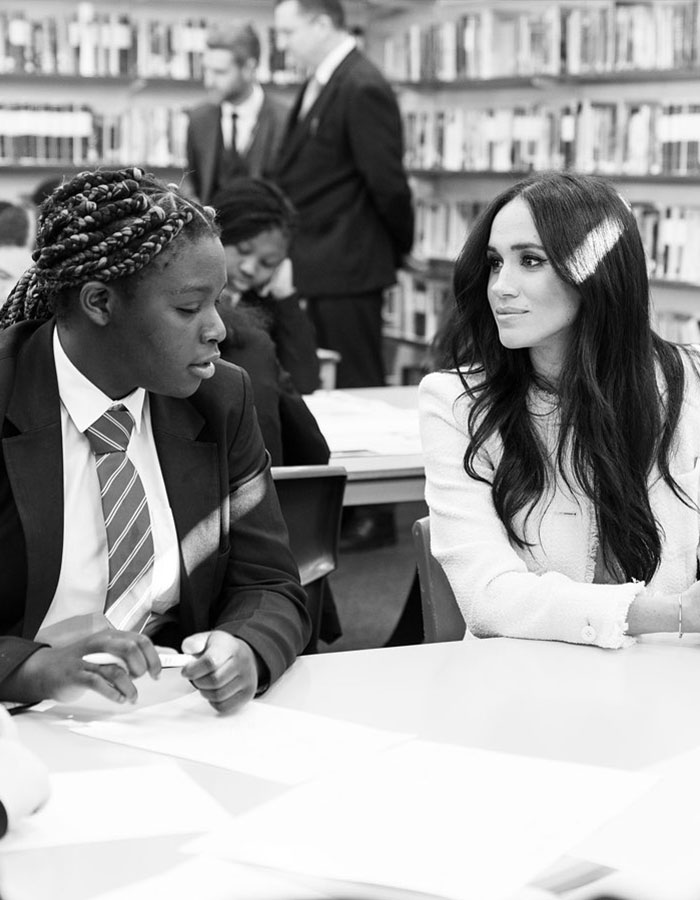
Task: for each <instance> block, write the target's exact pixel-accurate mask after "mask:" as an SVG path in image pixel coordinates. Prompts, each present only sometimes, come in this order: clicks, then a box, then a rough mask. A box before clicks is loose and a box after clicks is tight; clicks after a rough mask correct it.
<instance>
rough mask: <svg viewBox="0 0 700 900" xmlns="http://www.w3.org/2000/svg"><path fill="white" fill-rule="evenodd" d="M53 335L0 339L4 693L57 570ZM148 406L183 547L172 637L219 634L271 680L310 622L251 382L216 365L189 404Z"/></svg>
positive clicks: (16, 330) (41, 326)
mask: <svg viewBox="0 0 700 900" xmlns="http://www.w3.org/2000/svg"><path fill="white" fill-rule="evenodd" d="M52 330H53V322H48V323H36V322H23V323H21V324H18V325H15V326H12V327H11V328H9V329H7V330H6V331H3V332H0V423H1V425H2V452H1V454H0V572H1V573H2V575H1V577H0V682H1V681H2V680H3V678H5V677H7V676H8V675H9V674H10V673H11V672H12V671H13V670H14V669H15V668H16V667H17V666H18V665H20V664H21V663H22V662H23V661H24V660H25V659H26V658H27V657H28V656H30V655H31V654H32V653H33V652H34V651H35V650H36V649H37V647H38V646H39V645H38V644H36V643H35V642H34V641H33V637H34V635H35V634H36V633H37V631H38V629H39V627H40V626H41V623H42V621H43V619H44V616H45V614H46V612H47V610H48V608H49V605H50V603H51V600H52V598H53V595H54V592H55V589H56V584H57V581H58V576H59V572H60V566H61V552H62V545H63V468H62V466H63V462H62V440H61V417H60V400H59V396H58V385H57V381H56V371H55V366H54V360H53V348H52ZM150 405H151V420H152V425H153V436H154V440H155V445H156V449H157V452H158V458H159V461H160V466H161V470H162V473H163V479H164V482H165V487H166V491H167V494H168V498H169V501H170V506H171V509H172V513H173V518H174V521H175V528H176V531H177V534H178V538H179V541H180V561H181V569H180V603H179V606H178V614H179V629H178V634H177V636H179V637H180V638H182V637H185V636H186V635H188V634H192V633H195V632H197V631H205V630H208V629H211V628H218V629H222V630H224V631H228V632H229V633H231V634H233V635H235V636H237V637H239V638H242V639H243V640H245V641H246V642H247V643H248V644H250V646H251V647H253V649H254V650H255V651H256V652H257V653H258V655H259V656H260V657H261V658H262V660H263V661H264V662H265V664H266V665H267V667H268V669H269V672H270V679H271V681H272V680H274V679H275V678H278V677H279V676H280V675H281V674H282V672H283V671H284V670H285V669H286V668H287V667H288V666H289V665H290V664H291V663H292V661H293V660H294V657H295V656H296V655H297V654H298V653H300V652H301V651H302V650H303V648H304V647H305V645H306V643H307V641H308V638H309V635H310V623H309V618H308V615H307V613H306V610H305V606H304V603H305V596H304V592H303V589H302V588H301V586H300V585H299V581H298V572H297V568H296V564H295V562H294V560H293V558H292V555H291V552H290V550H289V547H288V546H287V533H286V527H285V525H284V520H283V519H282V516H281V513H280V509H279V504H278V502H277V496H276V493H275V490H274V486H273V483H272V479H271V476H270V473H269V464H268V460H267V456H266V453H265V450H264V447H263V443H262V439H261V436H260V430H259V428H258V425H257V422H256V419H255V412H254V407H253V402H252V393H251V387H250V382H249V380H248V377H247V376H246V375H245V373H244V372H242V371H241V370H240V369H238V368H237V367H235V366H232V365H230V364H228V363H225V362H219V363H217V364H216V373H215V375H214V376H213V378H211V379H209V380H208V381H204V382H202V384H201V386H200V388H199V389H198V391H197V392H196V393H195V394H194V395H193V396H192V397H190V398H188V399H184V400H183V399H176V398H172V397H165V396H162V395H156V394H151V395H150ZM172 636H173V635H172V634H171V635H169V637H172ZM157 637H158V636H157V635H156V636H155V638H156V640H157Z"/></svg>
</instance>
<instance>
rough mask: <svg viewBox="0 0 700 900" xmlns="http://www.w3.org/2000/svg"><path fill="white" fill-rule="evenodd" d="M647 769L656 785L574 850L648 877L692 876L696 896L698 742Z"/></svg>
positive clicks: (699, 870) (699, 880)
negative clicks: (690, 749)
mask: <svg viewBox="0 0 700 900" xmlns="http://www.w3.org/2000/svg"><path fill="white" fill-rule="evenodd" d="M647 771H648V772H651V773H654V774H655V775H656V776H657V777H658V779H659V780H658V782H657V783H656V785H655V786H654V787H653V788H652V789H651V790H650V791H649V792H648V793H647V794H645V795H644V796H643V797H640V798H639V799H638V800H637V801H636V802H635V803H633V804H632V805H631V806H629V807H628V808H627V809H626V810H624V812H623V813H622V814H621V815H619V816H617V817H616V818H614V819H612V820H611V821H609V822H607V823H606V824H605V825H603V826H602V827H601V828H599V829H598V830H597V831H595V832H594V833H593V834H591V835H590V837H588V838H587V839H586V840H585V841H583V843H581V844H579V845H578V846H576V847H574V848H573V850H572V854H573V855H575V856H579V857H583V858H585V859H590V860H592V861H594V862H598V863H601V864H602V865H607V866H610V867H611V868H613V869H622V870H624V871H626V872H636V873H639V874H643V875H647V876H648V877H656V878H659V877H664V878H666V877H671V878H672V881H674V882H675V881H676V880H677V878H678V876H680V877H681V878H685V879H686V881H687V880H688V879H692V880H693V881H692V883H693V884H694V885H695V888H696V890H697V896H700V855H699V854H698V836H700V780H699V779H698V772H699V771H700V748H698V749H695V750H692V751H690V752H688V753H684V754H681V755H679V756H676V757H673V758H672V759H669V760H665V761H664V762H662V763H659V764H657V765H655V766H651V767H650V768H649V769H648V770H647Z"/></svg>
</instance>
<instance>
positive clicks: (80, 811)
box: [0, 762, 231, 856]
mask: <svg viewBox="0 0 700 900" xmlns="http://www.w3.org/2000/svg"><path fill="white" fill-rule="evenodd" d="M230 821H231V819H230V817H229V815H228V813H227V812H226V811H225V810H224V809H223V807H221V806H220V805H219V804H218V803H217V802H216V801H215V800H213V799H212V798H211V797H210V796H209V794H207V792H206V791H204V790H203V789H202V788H200V787H199V785H197V784H196V782H194V781H193V780H192V779H191V778H190V777H189V775H187V774H186V773H185V772H183V771H182V769H180V767H179V766H177V765H176V764H175V763H167V762H166V763H163V764H162V765H152V766H128V767H127V766H125V767H124V768H116V769H94V770H89V771H82V772H57V773H54V774H53V775H52V776H51V795H50V797H49V799H48V801H47V803H46V805H45V806H44V807H43V808H42V809H40V810H39V811H38V812H36V813H34V815H32V816H27V817H26V818H24V819H22V820H21V821H20V822H19V824H18V825H17V827H16V828H15V829H14V830H13V831H10V832H8V834H6V835H5V837H4V838H3V839H2V841H1V842H0V856H1V855H2V854H3V853H12V852H13V851H16V850H28V849H36V848H37V847H60V846H64V845H66V844H86V843H96V842H99V841H117V840H124V839H133V838H142V837H155V836H161V835H170V834H183V835H184V834H187V835H192V834H197V833H199V832H205V831H207V830H209V829H210V828H212V827H214V825H213V823H214V822H216V823H217V827H225V826H226V825H227V824H228V823H229V822H230Z"/></svg>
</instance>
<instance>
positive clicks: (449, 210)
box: [369, 0, 700, 368]
mask: <svg viewBox="0 0 700 900" xmlns="http://www.w3.org/2000/svg"><path fill="white" fill-rule="evenodd" d="M370 38H371V44H370V47H369V49H370V52H371V54H372V55H373V57H374V59H375V61H377V62H378V63H379V65H380V66H381V67H382V68H383V70H384V71H385V73H386V74H387V75H388V76H389V77H390V78H391V79H392V81H393V83H394V85H395V88H396V91H397V94H398V98H399V104H400V107H401V110H402V116H403V121H404V133H405V143H406V158H405V163H406V167H407V169H408V171H409V175H410V178H411V184H412V188H413V191H414V196H415V202H416V211H417V233H416V243H415V247H414V256H415V258H416V259H415V261H414V263H415V264H414V265H413V266H412V267H409V268H407V269H406V270H405V271H404V272H402V273H401V276H400V278H399V284H398V286H397V288H396V289H394V290H393V291H392V293H391V295H390V297H389V299H388V302H387V308H386V330H387V334H388V336H389V338H390V340H391V341H392V342H394V343H395V344H397V345H399V346H400V347H401V349H400V351H397V354H396V355H397V356H399V357H401V359H402V360H409V362H408V363H407V364H406V365H407V367H408V368H410V366H411V365H413V366H415V365H420V363H421V361H422V359H423V358H424V357H425V353H426V349H425V348H426V346H427V345H428V344H429V341H430V339H431V337H432V336H433V334H434V331H435V328H436V327H437V324H438V322H439V321H440V315H441V311H442V310H443V309H444V306H445V304H446V303H449V302H450V290H449V282H450V278H451V273H452V263H453V261H454V259H455V257H456V255H457V253H458V251H459V249H460V247H461V245H462V244H463V241H464V237H465V235H466V233H467V232H468V230H469V227H470V225H471V222H472V221H473V220H474V218H475V216H476V215H478V213H479V211H480V210H481V208H483V206H484V204H485V203H486V202H488V201H489V200H490V199H491V198H492V197H493V196H494V195H495V194H496V193H498V192H499V191H501V190H502V189H503V188H504V187H505V186H506V185H507V184H508V183H510V182H512V181H514V180H516V179H518V178H520V177H522V176H523V175H524V174H526V173H527V172H530V171H538V170H543V169H550V168H551V169H567V168H568V169H574V170H578V171H583V172H595V173H598V174H602V175H603V176H605V177H608V178H610V179H611V181H612V182H613V183H614V184H615V185H616V187H618V189H619V190H620V192H621V193H622V194H623V195H624V196H625V197H626V198H627V199H628V200H629V201H630V203H631V204H632V205H633V208H634V210H635V214H636V215H637V218H638V221H639V224H640V230H641V232H642V236H643V239H644V242H645V247H646V250H647V255H648V258H649V268H650V274H651V277H652V296H653V302H654V310H655V313H654V314H655V318H656V325H657V328H658V329H659V331H660V332H661V333H663V334H665V335H667V336H668V337H671V338H672V339H675V340H679V339H681V340H693V341H699V340H700V325H699V324H698V322H699V320H700V264H699V262H698V258H699V255H698V254H697V253H695V254H694V253H692V252H691V251H690V249H689V248H690V247H693V246H699V245H700V244H698V241H699V240H700V2H698V0H646V2H627V0H625V2H615V0H492V2H485V0H432V2H426V3H423V4H420V6H416V5H414V6H412V7H410V8H407V7H404V8H403V9H394V10H393V11H392V12H390V11H388V10H385V12H384V15H383V16H381V17H378V18H377V19H376V21H375V22H374V23H373V27H372V29H371V30H370Z"/></svg>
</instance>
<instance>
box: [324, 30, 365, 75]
mask: <svg viewBox="0 0 700 900" xmlns="http://www.w3.org/2000/svg"><path fill="white" fill-rule="evenodd" d="M356 45H357V41H356V40H355V38H354V37H352V36H351V35H349V34H348V35H347V36H346V37H344V38H343V40H342V41H341V42H340V43H339V44H338V46H337V47H334V48H333V49H332V50H331V51H330V53H328V54H326V56H325V58H324V59H322V60H321V62H320V63H319V64H318V66H317V67H316V71H315V72H314V78H315V79H316V81H318V83H319V84H328V82H329V81H330V80H331V75H333V73H334V72H335V70H336V69H337V68H338V66H339V65H340V64H341V62H342V61H343V60H344V59H345V57H346V56H348V55H349V54H350V53H351V52H352V51H353V50H354V49H355V47H356Z"/></svg>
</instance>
